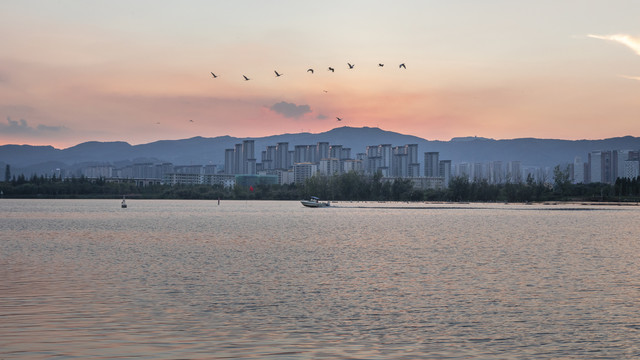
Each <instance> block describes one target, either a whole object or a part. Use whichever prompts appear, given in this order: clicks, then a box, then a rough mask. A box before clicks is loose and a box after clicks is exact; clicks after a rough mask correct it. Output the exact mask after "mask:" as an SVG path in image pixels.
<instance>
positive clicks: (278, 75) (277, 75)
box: [273, 70, 283, 77]
mask: <svg viewBox="0 0 640 360" xmlns="http://www.w3.org/2000/svg"><path fill="white" fill-rule="evenodd" d="M273 72H274V73H276V77H280V76H282V75H283V74H278V72H277V71H275V70H273Z"/></svg>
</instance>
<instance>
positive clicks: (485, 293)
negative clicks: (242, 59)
mask: <svg viewBox="0 0 640 360" xmlns="http://www.w3.org/2000/svg"><path fill="white" fill-rule="evenodd" d="M5 200H6V199H3V201H2V202H1V203H0V206H2V207H1V208H0V209H1V211H2V216H1V218H0V228H1V229H3V230H2V231H1V232H0V319H1V320H2V321H0V345H1V346H0V358H36V359H38V358H42V359H45V358H72V357H80V358H88V357H93V358H117V357H126V358H129V357H139V358H154V359H156V358H190V359H194V358H195V359H199V358H200V359H211V358H277V359H282V358H284V359H287V358H289V359H297V358H300V359H302V358H339V359H343V358H359V359H362V358H367V359H389V358H394V359H403V358H404V359H415V358H558V357H561V358H562V357H565V358H567V357H569V358H632V357H637V356H638V355H640V347H639V346H638V345H637V343H638V341H637V340H639V338H638V329H640V316H639V315H637V309H638V308H639V307H638V305H639V304H638V299H639V298H640V297H639V295H640V286H639V285H640V284H639V281H638V275H640V274H639V270H638V267H637V265H636V261H637V260H636V259H637V254H638V250H639V245H638V243H637V239H636V236H634V233H635V229H636V227H634V226H636V223H637V219H638V215H640V212H639V211H638V208H636V207H611V208H610V207H585V208H588V209H590V211H574V210H571V208H572V207H574V208H575V207H576V205H573V206H562V205H558V206H554V207H549V206H546V207H545V206H517V205H508V206H507V205H486V204H483V205H474V204H470V205H468V206H467V205H463V206H461V205H440V204H438V205H425V206H421V207H420V208H417V207H416V206H415V205H411V204H377V203H375V204H362V203H353V204H350V203H341V204H335V205H336V207H335V208H331V209H306V208H302V207H301V206H300V204H299V203H297V202H229V201H227V202H222V204H221V205H220V206H218V205H217V204H216V202H207V201H130V204H129V208H127V209H121V208H120V207H119V202H113V201H88V200H85V201H71V200H66V201H53V200H49V201H36V200H30V201H14V200H9V201H5ZM429 206H436V208H429ZM550 208H553V209H567V210H566V211H555V210H553V211H550V210H549V209H550Z"/></svg>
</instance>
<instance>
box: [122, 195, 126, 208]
mask: <svg viewBox="0 0 640 360" xmlns="http://www.w3.org/2000/svg"><path fill="white" fill-rule="evenodd" d="M120 206H121V207H122V208H123V209H125V208H126V207H127V202H126V201H125V200H124V196H123V197H122V203H120Z"/></svg>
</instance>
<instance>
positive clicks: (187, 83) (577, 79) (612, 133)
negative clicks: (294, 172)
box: [0, 0, 640, 148]
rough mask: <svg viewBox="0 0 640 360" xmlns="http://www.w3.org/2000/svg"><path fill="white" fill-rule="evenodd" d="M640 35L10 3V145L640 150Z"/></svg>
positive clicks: (376, 10)
mask: <svg viewBox="0 0 640 360" xmlns="http://www.w3.org/2000/svg"><path fill="white" fill-rule="evenodd" d="M639 20H640V1H637V0H630V1H622V0H612V1H604V0H598V1H595V0H580V1H579V0H536V1H512V0H486V1H476V0H447V1H441V0H415V1H410V0H394V1H372V0H366V1H365V0H362V1H349V0H339V1H334V0H323V1H300V0H280V1H278V0H274V1H263V0H234V1H196V0H191V1H189V0H187V1H180V2H177V1H164V0H153V1H143V0H138V1H121V0H109V1H98V0H95V1H78V0H74V1H69V0H4V1H2V2H0V49H1V50H0V145H4V144H29V145H52V146H54V147H56V148H67V147H70V146H74V145H76V144H79V143H82V142H86V141H126V142H128V143H130V144H143V143H149V142H153V141H157V140H166V139H186V138H191V137H194V136H203V137H216V136H223V135H230V136H234V137H239V138H250V137H262V136H269V135H276V134H282V133H297V132H312V133H319V132H324V131H328V130H331V129H333V128H335V127H340V126H353V127H363V126H368V127H379V128H381V129H384V130H389V131H395V132H399V133H403V134H409V135H415V136H419V137H421V138H425V139H428V140H444V141H447V140H449V139H451V138H453V137H462V136H482V137H488V138H494V139H514V138H524V137H536V138H553V139H568V140H578V139H603V138H609V137H616V136H626V135H632V136H640V21H639ZM348 64H352V65H354V66H353V68H352V69H350V68H349V66H348ZM379 64H384V66H380V65H379ZM400 64H405V66H406V68H400V67H399V65H400ZM329 67H333V68H334V69H335V71H334V72H331V71H329V70H328V68H329ZM308 69H313V70H314V72H313V73H311V72H310V71H307V70H308ZM275 71H277V72H278V73H279V74H282V76H276V74H275ZM211 73H214V74H215V75H216V76H217V77H215V78H214V77H213V76H212V74H211ZM243 76H246V77H248V78H249V79H250V80H244V77H243ZM338 118H340V119H341V120H338Z"/></svg>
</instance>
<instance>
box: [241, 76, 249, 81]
mask: <svg viewBox="0 0 640 360" xmlns="http://www.w3.org/2000/svg"><path fill="white" fill-rule="evenodd" d="M242 77H243V78H244V81H248V80H251V79H249V78H248V77H246V75H242Z"/></svg>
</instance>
